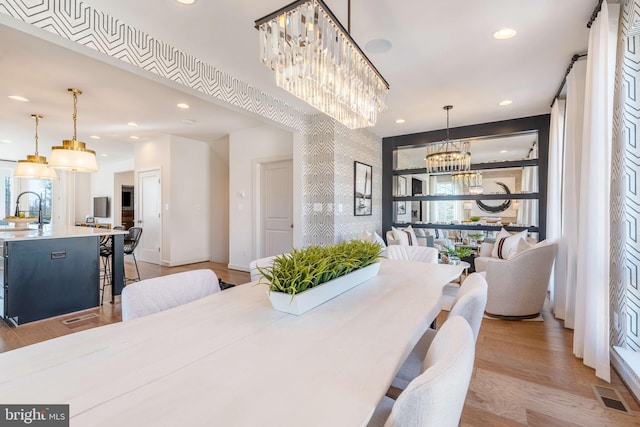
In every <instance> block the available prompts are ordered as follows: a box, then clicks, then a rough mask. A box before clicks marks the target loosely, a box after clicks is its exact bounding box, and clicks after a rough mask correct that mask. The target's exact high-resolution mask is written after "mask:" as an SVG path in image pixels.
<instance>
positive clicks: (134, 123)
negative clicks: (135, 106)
mask: <svg viewBox="0 0 640 427" xmlns="http://www.w3.org/2000/svg"><path fill="white" fill-rule="evenodd" d="M127 124H128V125H129V126H138V124H137V123H136V122H129V123H127Z"/></svg>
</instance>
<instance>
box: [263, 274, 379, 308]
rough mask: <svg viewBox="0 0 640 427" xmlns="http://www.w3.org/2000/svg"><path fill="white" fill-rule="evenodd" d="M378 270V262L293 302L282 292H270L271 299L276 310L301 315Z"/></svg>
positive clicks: (301, 294) (322, 286)
mask: <svg viewBox="0 0 640 427" xmlns="http://www.w3.org/2000/svg"><path fill="white" fill-rule="evenodd" d="M378 270H380V263H379V262H376V263H375V264H371V265H368V266H366V267H364V268H360V269H358V270H356V271H353V272H351V273H349V274H347V275H344V276H340V277H338V278H337V279H333V280H329V281H328V282H326V283H323V284H321V285H318V286H316V287H315V288H311V289H307V290H306V291H304V292H301V293H299V294H296V296H295V297H293V300H292V299H291V295H289V294H285V293H282V292H269V299H270V300H271V305H272V306H273V308H274V309H276V310H278V311H284V312H285V313H291V314H295V315H300V314H302V313H304V312H306V311H309V310H311V309H312V308H314V307H317V306H319V305H320V304H323V303H325V302H327V301H329V300H330V299H332V298H335V297H337V296H338V295H340V294H341V293H343V292H346V291H348V290H349V289H351V288H354V287H356V286H358V285H359V284H360V283H362V282H364V281H366V280H369V279H371V278H372V277H375V276H376V275H377V274H378Z"/></svg>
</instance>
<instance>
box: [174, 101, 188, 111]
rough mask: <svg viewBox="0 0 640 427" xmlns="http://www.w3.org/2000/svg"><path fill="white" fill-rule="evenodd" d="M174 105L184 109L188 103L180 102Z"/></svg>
mask: <svg viewBox="0 0 640 427" xmlns="http://www.w3.org/2000/svg"><path fill="white" fill-rule="evenodd" d="M176 107H178V108H182V109H183V110H186V109H187V108H189V104H184V103H182V102H181V103H180V104H178V105H176Z"/></svg>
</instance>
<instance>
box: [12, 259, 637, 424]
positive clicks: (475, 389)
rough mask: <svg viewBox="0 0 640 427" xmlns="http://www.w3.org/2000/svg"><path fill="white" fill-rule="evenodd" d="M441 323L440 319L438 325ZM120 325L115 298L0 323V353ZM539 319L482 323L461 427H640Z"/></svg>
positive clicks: (226, 276)
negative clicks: (614, 406)
mask: <svg viewBox="0 0 640 427" xmlns="http://www.w3.org/2000/svg"><path fill="white" fill-rule="evenodd" d="M125 265H126V269H127V277H130V275H131V274H132V264H131V263H130V262H129V261H128V260H127V262H126V263H125ZM139 267H140V274H141V276H142V278H143V279H146V278H151V277H157V276H163V275H167V274H172V273H177V272H180V271H186V270H192V269H196V268H210V269H212V270H213V271H215V273H216V274H217V275H218V277H220V278H221V279H222V280H224V281H225V282H227V283H236V284H240V283H246V282H248V281H249V274H248V273H245V272H239V271H235V270H228V269H227V268H226V266H225V265H222V264H217V263H198V264H192V265H188V266H181V267H173V268H167V267H160V266H155V265H151V264H146V263H142V262H140V263H139ZM446 316H447V313H446V312H442V313H441V314H440V316H439V319H438V324H442V322H444V320H445V319H446ZM69 320H71V322H69ZM120 320H121V313H120V304H119V297H118V298H117V299H116V303H115V304H113V305H112V304H109V303H108V302H107V303H105V304H104V305H103V306H102V307H100V308H95V309H91V310H85V311H83V312H80V313H73V314H70V315H65V316H60V317H57V318H54V319H48V320H43V321H39V322H33V323H29V324H25V325H21V326H19V327H9V326H7V325H5V324H4V323H2V322H0V352H4V351H9V350H12V349H15V348H19V347H22V346H25V345H29V344H33V343H36V342H40V341H44V340H47V339H51V338H55V337H58V336H62V335H66V334H70V333H73V332H76V331H80V330H83V329H89V328H94V327H97V326H100V325H105V324H109V323H114V322H119V321H120ZM544 320H545V321H544V322H508V321H503V320H490V319H485V320H484V321H483V323H482V327H481V328H480V334H479V336H478V343H477V348H476V362H475V369H474V373H473V377H472V380H471V386H470V388H469V393H468V395H467V400H466V404H465V408H464V412H463V414H462V420H461V426H483V427H484V426H491V427H499V426H522V425H528V426H545V427H554V426H563V427H565V426H567V427H572V426H585V427H586V426H594V427H596V426H597V427H600V426H640V406H638V404H637V402H636V401H635V400H634V399H633V397H632V395H631V394H630V393H629V391H628V390H627V388H626V387H625V385H624V384H623V383H622V382H621V380H620V378H619V377H618V376H617V374H616V373H615V371H612V382H611V384H608V383H606V382H604V381H601V380H598V379H597V378H596V376H595V375H594V372H593V370H592V369H590V368H587V367H585V366H584V365H583V364H582V361H581V360H579V359H577V358H575V357H574V356H573V354H572V340H573V333H572V331H570V330H567V329H564V328H563V327H562V324H561V322H560V321H558V320H556V319H554V318H553V316H551V314H550V313H549V311H548V309H547V308H545V312H544ZM65 321H66V323H63V322H65ZM594 384H596V385H601V386H604V387H609V388H614V389H616V390H618V392H619V393H620V394H621V395H622V398H623V399H624V400H625V402H626V403H627V405H628V406H629V407H630V408H631V410H632V411H633V413H632V414H631V415H626V414H621V413H619V412H616V411H612V410H607V409H604V408H602V407H601V406H600V404H599V402H598V401H597V399H596V397H595V394H594V391H593V385H594Z"/></svg>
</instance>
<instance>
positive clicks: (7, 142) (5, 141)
mask: <svg viewBox="0 0 640 427" xmlns="http://www.w3.org/2000/svg"><path fill="white" fill-rule="evenodd" d="M2 143H3V144H13V141H12V140H10V139H3V140H2Z"/></svg>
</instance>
